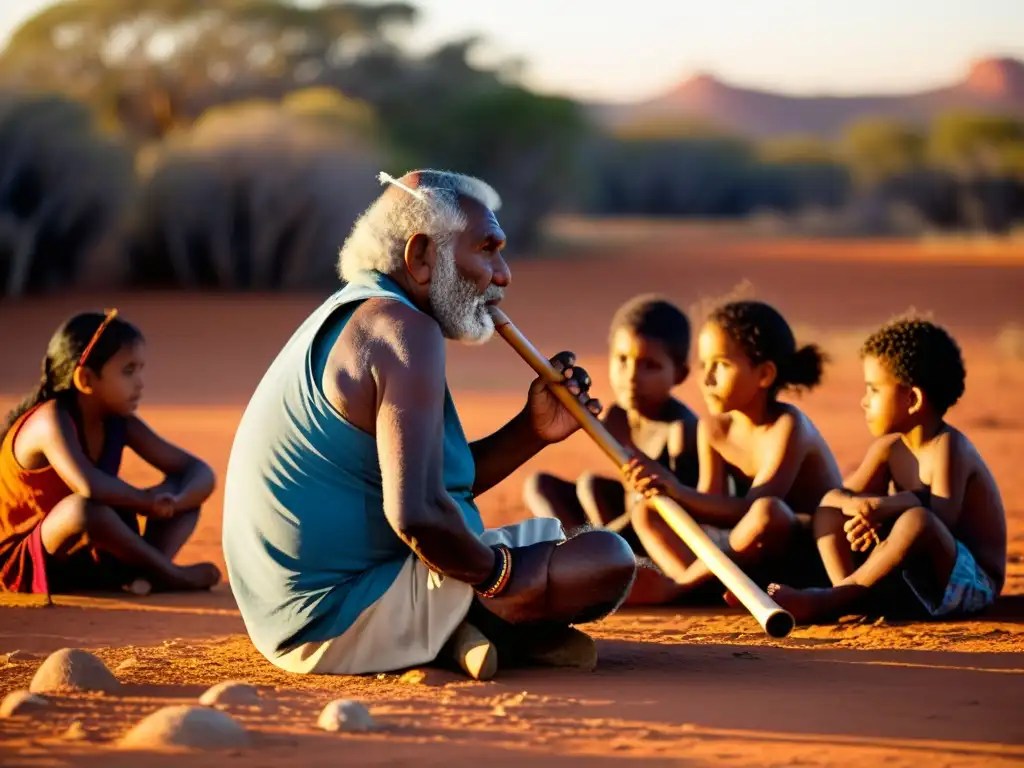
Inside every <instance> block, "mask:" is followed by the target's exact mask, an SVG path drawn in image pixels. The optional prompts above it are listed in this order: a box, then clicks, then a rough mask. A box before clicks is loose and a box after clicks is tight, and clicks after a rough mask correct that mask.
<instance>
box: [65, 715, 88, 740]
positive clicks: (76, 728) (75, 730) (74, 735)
mask: <svg viewBox="0 0 1024 768" xmlns="http://www.w3.org/2000/svg"><path fill="white" fill-rule="evenodd" d="M64 738H65V739H67V740H68V741H85V740H86V739H88V738H89V732H88V731H87V730H85V726H84V725H82V721H81V720H75V721H74V722H72V723H71V725H69V726H68V729H67V730H66V731H64Z"/></svg>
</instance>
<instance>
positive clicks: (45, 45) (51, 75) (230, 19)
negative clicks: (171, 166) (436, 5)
mask: <svg viewBox="0 0 1024 768" xmlns="http://www.w3.org/2000/svg"><path fill="white" fill-rule="evenodd" d="M415 18H416V11H415V9H414V8H413V7H412V6H410V5H408V4H405V3H399V2H392V3H384V4H379V5H370V4H366V3H350V2H337V1H336V0H333V1H332V0H328V1H327V2H324V3H321V4H318V5H315V6H310V5H307V4H303V5H299V4H298V3H296V2H293V1H289V0H222V2H219V3H217V4H215V5H211V3H209V2H206V0H147V2H146V3H139V2H137V0H64V2H61V3H58V4H56V5H53V6H50V7H48V8H46V9H45V10H42V11H40V12H39V13H38V14H36V16H34V17H33V18H31V19H29V20H28V21H27V22H26V23H25V24H23V25H22V26H21V27H20V28H19V29H18V30H17V31H16V32H15V33H14V35H13V36H12V37H11V40H10V43H9V45H8V47H7V50H6V51H4V53H3V55H2V56H0V77H3V78H4V79H5V80H6V81H7V82H9V83H13V84H16V85H19V86H28V87H32V88H43V89H60V90H62V91H64V92H66V93H68V94H70V95H72V96H76V97H79V98H83V99H84V98H89V99H91V100H93V101H94V103H97V104H98V106H100V107H101V108H102V109H103V110H104V111H105V112H107V113H109V114H116V115H117V116H118V117H120V118H121V119H122V121H123V122H125V123H127V124H128V125H129V127H130V128H131V129H133V132H135V133H139V134H141V135H142V136H144V137H146V138H153V137H159V136H162V135H163V134H164V133H166V132H167V130H169V129H170V128H172V127H173V126H174V125H176V124H178V123H180V122H186V123H187V122H189V121H190V120H191V118H193V117H195V116H196V115H198V114H199V113H201V112H202V111H203V110H204V109H205V108H206V107H207V106H209V105H210V104H212V103H214V102H216V101H218V100H222V99H221V95H223V94H225V93H230V94H231V98H233V99H237V98H239V97H240V96H252V95H255V94H256V93H258V92H262V93H264V94H265V95H272V96H277V95H280V93H281V92H282V89H283V90H289V89H291V88H294V87H301V86H303V85H306V84H311V83H315V82H321V81H323V80H324V78H325V76H326V75H329V74H330V72H331V71H333V70H337V69H339V68H345V67H348V66H349V65H350V64H351V63H352V61H353V60H356V59H358V57H360V56H361V55H363V54H364V53H365V52H367V51H373V50H378V49H384V50H387V49H389V48H390V47H392V46H393V41H394V39H395V35H396V34H397V33H399V32H400V31H401V30H402V29H404V28H406V27H408V26H409V25H410V24H411V23H412V22H413V21H414V20H415ZM268 89H269V92H268ZM275 89H276V90H275Z"/></svg>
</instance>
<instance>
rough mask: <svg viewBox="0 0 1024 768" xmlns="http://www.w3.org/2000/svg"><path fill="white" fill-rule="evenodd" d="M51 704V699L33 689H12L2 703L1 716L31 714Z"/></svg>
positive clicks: (0, 705) (0, 707)
mask: <svg viewBox="0 0 1024 768" xmlns="http://www.w3.org/2000/svg"><path fill="white" fill-rule="evenodd" d="M49 705H50V702H49V701H47V700H46V699H44V698H43V697H42V696H36V694H34V693H32V692H31V691H12V692H11V693H9V694H7V695H6V696H5V697H4V700H3V703H0V717H17V716H18V715H30V714H32V713H33V712H38V711H39V710H40V709H44V708H46V707H48V706H49Z"/></svg>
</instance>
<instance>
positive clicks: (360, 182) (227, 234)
mask: <svg viewBox="0 0 1024 768" xmlns="http://www.w3.org/2000/svg"><path fill="white" fill-rule="evenodd" d="M314 107H315V108H314ZM353 116H354V117H355V119H353ZM374 121H375V118H374V116H373V114H372V112H367V111H365V110H363V109H360V108H358V106H357V105H353V104H351V103H349V102H348V101H347V100H345V99H344V98H343V97H341V96H340V95H338V94H334V95H332V94H330V93H327V92H324V91H318V92H315V93H306V94H300V95H298V96H295V97H292V98H290V99H288V100H287V102H286V103H285V104H277V103H273V102H269V101H266V100H254V101H249V102H243V103H237V104H231V105H226V106H224V107H218V108H215V109H213V110H210V111H209V112H207V113H206V114H204V115H203V117H202V119H201V120H199V121H198V122H197V123H196V124H195V126H194V127H193V128H192V130H191V131H189V132H187V133H184V134H182V135H180V136H178V137H176V138H175V140H174V141H173V142H167V144H166V146H165V148H164V149H163V151H162V154H161V156H160V157H159V158H158V159H157V160H156V162H155V164H154V168H153V171H152V173H151V175H150V176H149V177H148V178H147V179H146V181H145V184H144V186H143V189H142V194H141V195H140V199H139V201H138V204H137V206H136V209H135V212H134V216H133V218H132V226H131V228H130V230H129V236H128V247H127V249H128V252H129V253H130V254H131V273H130V279H131V281H132V282H133V283H135V284H139V285H167V284H171V285H177V286H182V287H190V286H192V287H194V286H204V287H214V288H220V289H234V290H237V289H262V290H268V289H280V288H286V289H288V288H322V289H325V290H329V289H330V288H331V287H332V286H333V285H335V284H336V281H337V278H336V275H335V262H336V258H337V251H338V247H339V246H340V245H341V243H342V242H344V239H345V237H346V235H347V234H348V231H349V229H350V228H351V226H352V224H353V223H354V222H355V219H356V217H357V216H358V215H359V214H360V213H361V212H362V211H363V210H364V209H365V208H366V206H367V205H369V203H370V202H371V200H372V199H373V197H374V196H375V195H376V194H377V192H378V191H379V188H378V187H377V184H376V181H375V179H374V175H375V173H376V170H377V168H379V167H380V164H381V163H382V162H383V158H382V157H381V155H380V152H379V151H378V149H377V148H376V147H375V146H374V145H373V144H372V143H371V142H370V141H369V140H368V139H367V138H366V135H367V125H372V124H373V123H374Z"/></svg>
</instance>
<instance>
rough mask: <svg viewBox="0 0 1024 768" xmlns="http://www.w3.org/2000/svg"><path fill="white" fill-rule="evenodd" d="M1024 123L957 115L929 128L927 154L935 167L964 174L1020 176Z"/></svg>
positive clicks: (995, 116)
mask: <svg viewBox="0 0 1024 768" xmlns="http://www.w3.org/2000/svg"><path fill="white" fill-rule="evenodd" d="M1022 151H1024V120H1022V119H1020V118H1016V117H1010V116H1004V115H984V114H970V113H964V112H957V113H953V114H949V115H943V116H942V117H940V118H939V119H938V120H937V121H936V122H935V125H934V126H933V127H932V131H931V135H930V136H929V142H928V154H929V156H930V157H931V159H932V160H933V161H934V162H935V163H936V164H938V165H940V166H944V167H948V168H951V169H953V170H956V171H960V172H963V173H967V174H990V175H991V174H1002V173H1007V172H1019V170H1020V168H1021V165H1020V160H1021V153H1022Z"/></svg>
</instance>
